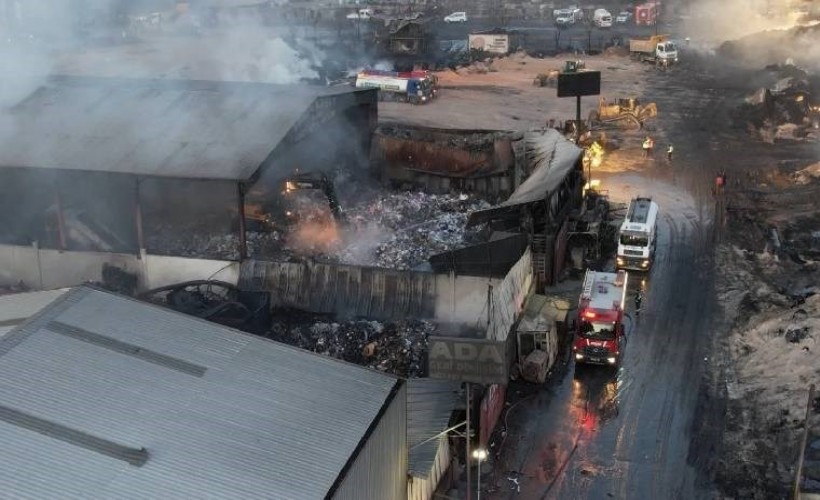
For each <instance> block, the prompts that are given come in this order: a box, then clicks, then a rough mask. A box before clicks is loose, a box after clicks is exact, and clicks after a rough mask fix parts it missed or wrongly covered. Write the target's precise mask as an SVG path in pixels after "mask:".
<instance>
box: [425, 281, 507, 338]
mask: <svg viewBox="0 0 820 500" xmlns="http://www.w3.org/2000/svg"><path fill="white" fill-rule="evenodd" d="M435 276H436V307H435V317H434V319H435V320H436V321H437V322H439V323H452V324H467V325H471V326H474V327H477V328H480V329H483V327H486V325H487V321H488V319H489V316H488V311H487V299H488V297H489V295H488V293H489V288H490V286H493V287H495V286H497V285H498V284H499V283H500V282H501V280H499V279H495V278H479V277H476V276H457V275H456V274H455V273H449V274H437V275H435Z"/></svg>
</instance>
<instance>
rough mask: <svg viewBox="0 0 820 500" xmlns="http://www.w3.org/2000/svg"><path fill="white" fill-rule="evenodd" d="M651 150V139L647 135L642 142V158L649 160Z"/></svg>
mask: <svg viewBox="0 0 820 500" xmlns="http://www.w3.org/2000/svg"><path fill="white" fill-rule="evenodd" d="M651 148H652V138H651V137H649V136H648V135H647V136H646V139H644V140H643V157H644V158H649V150H650V149H651Z"/></svg>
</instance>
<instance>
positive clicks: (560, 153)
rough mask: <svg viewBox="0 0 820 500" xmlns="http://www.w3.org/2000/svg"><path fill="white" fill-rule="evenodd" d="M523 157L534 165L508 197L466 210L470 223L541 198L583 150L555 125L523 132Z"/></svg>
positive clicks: (556, 187) (558, 180)
mask: <svg viewBox="0 0 820 500" xmlns="http://www.w3.org/2000/svg"><path fill="white" fill-rule="evenodd" d="M524 141H525V147H526V150H527V158H528V159H530V160H531V161H532V163H533V164H535V169H534V170H533V172H532V174H531V175H530V176H529V177H527V179H526V180H525V181H524V182H523V183H521V185H520V186H518V189H516V190H515V191H514V192H513V194H512V195H510V197H509V198H508V199H507V200H506V201H504V202H503V203H500V204H498V205H496V206H494V207H492V208H488V209H486V210H479V211H476V212H473V213H472V214H470V221H469V222H470V224H475V223H477V221H480V220H485V219H486V218H487V217H488V216H491V215H492V214H493V213H496V212H499V211H504V210H506V209H509V208H513V207H518V206H520V205H526V204H529V203H535V202H537V201H542V200H545V199H546V198H547V197H548V196H549V195H550V194H551V193H552V192H553V191H555V190H556V189H558V187H559V186H560V185H561V183H562V182H563V181H564V179H565V178H566V176H567V174H568V173H569V172H570V171H571V170H572V168H573V167H574V166H575V164H576V162H577V161H578V160H579V159H580V158H581V156H582V155H583V154H584V150H583V149H581V148H579V147H578V146H576V145H575V144H574V143H572V142H571V141H568V140H567V139H566V138H565V137H564V136H563V135H561V133H560V132H558V131H557V130H555V129H547V130H545V131H539V132H529V133H527V134H525V136H524Z"/></svg>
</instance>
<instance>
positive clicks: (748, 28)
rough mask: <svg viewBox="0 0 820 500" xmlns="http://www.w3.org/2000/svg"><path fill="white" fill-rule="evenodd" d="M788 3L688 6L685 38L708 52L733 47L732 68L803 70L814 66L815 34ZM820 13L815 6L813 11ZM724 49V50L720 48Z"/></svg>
mask: <svg viewBox="0 0 820 500" xmlns="http://www.w3.org/2000/svg"><path fill="white" fill-rule="evenodd" d="M801 5H808V3H807V2H801V1H790V0H777V1H771V0H694V2H693V3H692V4H690V5H689V7H688V11H686V14H687V16H686V19H685V21H684V33H685V36H687V37H690V38H691V46H692V47H693V48H698V49H704V50H708V51H710V52H712V51H714V50H715V49H717V48H718V47H720V46H721V45H722V44H723V43H724V42H733V45H734V47H733V48H732V50H731V51H728V52H727V51H724V52H723V53H722V55H724V56H730V57H731V58H732V61H730V62H732V63H741V64H748V65H750V66H753V67H762V66H765V65H768V64H783V63H785V62H786V61H787V60H793V61H795V62H796V63H797V64H798V65H801V66H804V67H806V68H808V69H817V68H818V65H819V64H820V30H818V29H817V28H818V27H817V26H813V25H814V24H816V22H813V21H811V20H810V17H809V16H806V15H805V14H804V13H802V12H801V11H800V10H799V7H800V6H801ZM818 7H820V5H819V6H818ZM724 48H726V47H724Z"/></svg>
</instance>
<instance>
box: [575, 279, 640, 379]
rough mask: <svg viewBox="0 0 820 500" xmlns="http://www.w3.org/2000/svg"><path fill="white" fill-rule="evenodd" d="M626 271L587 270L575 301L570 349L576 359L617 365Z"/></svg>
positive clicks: (622, 341) (622, 343)
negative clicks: (575, 312) (575, 313)
mask: <svg viewBox="0 0 820 500" xmlns="http://www.w3.org/2000/svg"><path fill="white" fill-rule="evenodd" d="M628 277H629V276H628V274H627V272H626V271H618V272H617V273H603V272H597V271H591V270H587V272H586V275H585V276H584V286H583V289H582V291H581V298H580V300H579V303H578V318H577V320H576V322H575V334H574V337H573V341H572V352H573V355H574V357H575V362H576V363H587V364H597V365H606V366H618V365H619V364H620V362H621V355H622V353H623V349H624V347H625V345H626V332H625V330H624V323H623V319H624V307H625V303H626V286H627V280H628Z"/></svg>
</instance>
